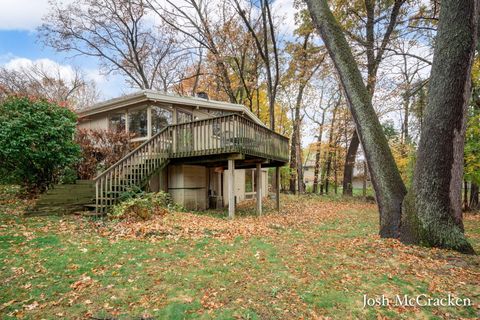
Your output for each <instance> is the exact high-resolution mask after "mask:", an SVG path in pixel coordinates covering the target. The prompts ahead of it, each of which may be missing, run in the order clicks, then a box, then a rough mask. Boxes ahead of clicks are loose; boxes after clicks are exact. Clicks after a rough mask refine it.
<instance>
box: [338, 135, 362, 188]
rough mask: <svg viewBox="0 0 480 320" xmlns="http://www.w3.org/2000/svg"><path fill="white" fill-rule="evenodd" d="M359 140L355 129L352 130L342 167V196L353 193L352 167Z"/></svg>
mask: <svg viewBox="0 0 480 320" xmlns="http://www.w3.org/2000/svg"><path fill="white" fill-rule="evenodd" d="M359 145H360V140H359V139H358V135H357V131H355V130H354V131H353V135H352V139H351V140H350V144H349V146H348V150H347V155H346V157H345V165H344V167H343V191H342V194H343V195H344V196H352V195H353V185H352V182H353V169H354V167H355V158H356V156H357V151H358V146H359Z"/></svg>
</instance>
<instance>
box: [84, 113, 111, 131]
mask: <svg viewBox="0 0 480 320" xmlns="http://www.w3.org/2000/svg"><path fill="white" fill-rule="evenodd" d="M78 128H80V129H89V130H108V117H107V116H106V115H100V116H92V117H89V119H87V120H83V121H81V122H79V123H78Z"/></svg>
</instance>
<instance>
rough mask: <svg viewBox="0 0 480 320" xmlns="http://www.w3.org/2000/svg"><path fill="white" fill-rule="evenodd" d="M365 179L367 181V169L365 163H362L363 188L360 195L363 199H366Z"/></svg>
mask: <svg viewBox="0 0 480 320" xmlns="http://www.w3.org/2000/svg"><path fill="white" fill-rule="evenodd" d="M367 179H368V169H367V163H366V162H365V161H363V186H362V194H363V197H364V198H366V197H367Z"/></svg>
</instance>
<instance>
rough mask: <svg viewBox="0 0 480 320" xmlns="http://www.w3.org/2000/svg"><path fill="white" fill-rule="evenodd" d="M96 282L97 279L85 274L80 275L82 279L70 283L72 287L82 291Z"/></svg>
mask: <svg viewBox="0 0 480 320" xmlns="http://www.w3.org/2000/svg"><path fill="white" fill-rule="evenodd" d="M94 282H95V281H94V280H93V279H92V278H90V277H89V276H86V275H85V274H83V275H82V276H81V277H80V280H78V281H75V282H74V283H72V284H71V285H70V288H72V289H73V290H75V291H82V290H84V289H85V288H88V287H90V286H92V285H93V284H94Z"/></svg>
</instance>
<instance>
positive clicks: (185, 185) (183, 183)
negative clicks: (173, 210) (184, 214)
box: [168, 165, 207, 210]
mask: <svg viewBox="0 0 480 320" xmlns="http://www.w3.org/2000/svg"><path fill="white" fill-rule="evenodd" d="M168 192H169V193H170V194H171V195H172V199H173V201H175V202H176V203H178V204H180V205H182V206H184V207H185V208H187V209H190V210H205V209H206V208H207V168H206V167H203V166H192V165H171V166H169V167H168Z"/></svg>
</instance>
